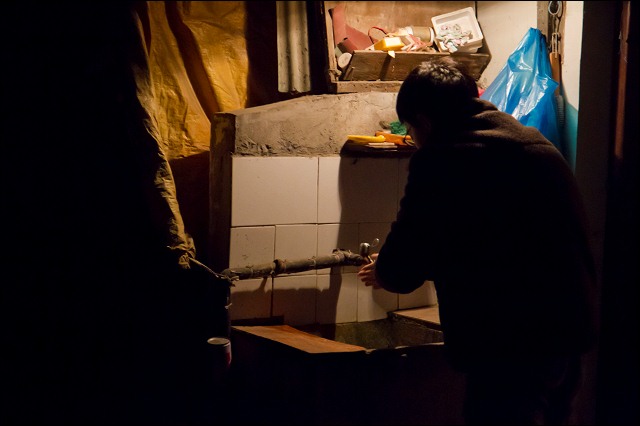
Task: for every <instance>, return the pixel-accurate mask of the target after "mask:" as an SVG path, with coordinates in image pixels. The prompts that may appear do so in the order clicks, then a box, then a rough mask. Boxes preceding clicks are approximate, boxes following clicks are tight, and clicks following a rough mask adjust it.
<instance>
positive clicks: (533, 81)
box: [480, 28, 562, 152]
mask: <svg viewBox="0 0 640 426" xmlns="http://www.w3.org/2000/svg"><path fill="white" fill-rule="evenodd" d="M557 87H558V83H557V82H556V81H554V80H553V79H552V77H551V63H550V62H549V53H548V51H547V44H546V40H545V37H544V35H543V34H542V32H540V30H538V29H536V28H529V31H527V33H526V34H525V36H524V37H523V38H522V40H521V41H520V44H518V47H516V49H515V50H514V52H513V53H512V54H511V55H510V56H509V59H508V60H507V63H506V64H505V66H504V67H503V68H502V70H501V71H500V73H498V76H497V77H496V78H495V80H493V82H492V83H491V84H490V85H489V87H487V89H486V90H485V91H484V93H483V94H482V96H480V98H481V99H486V100H488V101H490V102H492V103H493V104H494V105H495V106H496V107H498V109H499V110H500V111H504V112H506V113H508V114H511V115H512V116H514V117H515V118H516V119H517V120H518V121H519V122H521V123H522V124H524V125H525V126H533V127H535V128H537V129H538V130H540V132H541V133H542V134H543V135H544V136H545V137H546V138H547V139H549V140H550V141H551V142H552V143H553V144H554V145H555V146H556V147H557V148H558V149H559V150H560V151H561V152H562V146H561V140H560V134H559V130H558V117H557V107H556V103H555V96H554V91H555V90H556V88H557Z"/></svg>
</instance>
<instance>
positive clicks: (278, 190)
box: [231, 157, 318, 226]
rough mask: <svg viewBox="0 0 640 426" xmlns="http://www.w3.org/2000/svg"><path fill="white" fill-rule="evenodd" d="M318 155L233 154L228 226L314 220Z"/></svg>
mask: <svg viewBox="0 0 640 426" xmlns="http://www.w3.org/2000/svg"><path fill="white" fill-rule="evenodd" d="M317 203H318V157H233V159H232V184H231V226H251V225H279V224H295V223H317V221H318V205H317Z"/></svg>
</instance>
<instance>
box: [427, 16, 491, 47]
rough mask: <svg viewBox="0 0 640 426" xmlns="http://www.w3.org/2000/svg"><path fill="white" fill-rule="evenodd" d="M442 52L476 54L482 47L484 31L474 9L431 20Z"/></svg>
mask: <svg viewBox="0 0 640 426" xmlns="http://www.w3.org/2000/svg"><path fill="white" fill-rule="evenodd" d="M431 23H432V24H433V29H434V31H435V33H436V41H437V42H438V47H439V48H440V51H442V52H451V53H453V52H465V53H475V52H477V51H478V48H480V47H482V39H483V38H484V37H483V36H482V31H481V30H480V25H479V24H478V20H477V19H476V14H475V10H474V9H473V8H472V7H466V8H464V9H460V10H456V11H454V12H450V13H445V14H444V15H438V16H434V17H433V18H431Z"/></svg>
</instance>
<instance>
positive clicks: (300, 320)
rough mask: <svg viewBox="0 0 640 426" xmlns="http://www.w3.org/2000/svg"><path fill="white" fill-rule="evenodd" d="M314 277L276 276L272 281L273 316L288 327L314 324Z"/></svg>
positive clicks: (315, 288)
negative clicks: (280, 318)
mask: <svg viewBox="0 0 640 426" xmlns="http://www.w3.org/2000/svg"><path fill="white" fill-rule="evenodd" d="M317 293H318V290H317V285H316V275H289V276H278V277H275V278H274V279H273V315H274V316H280V315H283V316H284V323H285V324H288V325H307V324H314V323H315V322H316V297H317Z"/></svg>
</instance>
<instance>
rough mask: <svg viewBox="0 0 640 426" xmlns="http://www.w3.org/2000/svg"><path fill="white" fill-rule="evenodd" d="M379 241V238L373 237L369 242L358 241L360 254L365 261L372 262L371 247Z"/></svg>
mask: <svg viewBox="0 0 640 426" xmlns="http://www.w3.org/2000/svg"><path fill="white" fill-rule="evenodd" d="M379 243H380V239H378V238H374V239H373V241H371V244H369V243H360V256H362V257H363V258H365V259H366V260H367V263H373V259H371V253H370V252H371V247H376V246H377V245H378V244H379Z"/></svg>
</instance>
